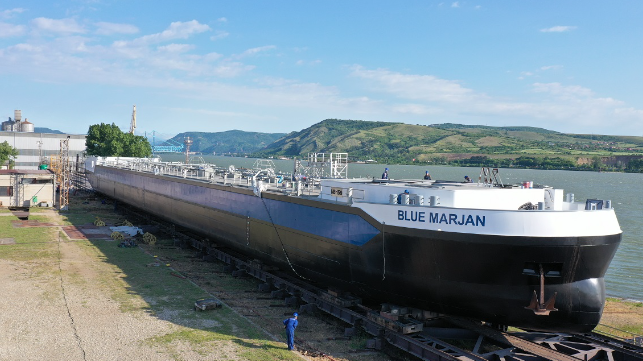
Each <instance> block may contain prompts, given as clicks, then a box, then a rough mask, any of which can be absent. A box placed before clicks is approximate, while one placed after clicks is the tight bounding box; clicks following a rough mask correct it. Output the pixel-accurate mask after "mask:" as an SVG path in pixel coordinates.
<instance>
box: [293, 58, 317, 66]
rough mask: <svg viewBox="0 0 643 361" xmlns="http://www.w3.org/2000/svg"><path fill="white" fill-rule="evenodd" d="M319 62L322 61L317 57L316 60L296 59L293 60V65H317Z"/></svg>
mask: <svg viewBox="0 0 643 361" xmlns="http://www.w3.org/2000/svg"><path fill="white" fill-rule="evenodd" d="M321 62H322V61H321V60H319V59H317V60H310V61H305V60H297V61H296V62H295V65H299V66H301V65H317V64H321Z"/></svg>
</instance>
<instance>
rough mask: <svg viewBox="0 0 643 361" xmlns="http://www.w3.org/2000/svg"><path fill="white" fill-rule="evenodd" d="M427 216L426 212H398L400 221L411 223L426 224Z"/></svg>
mask: <svg viewBox="0 0 643 361" xmlns="http://www.w3.org/2000/svg"><path fill="white" fill-rule="evenodd" d="M425 216H426V214H425V212H418V211H402V210H398V211H397V219H398V220H400V221H410V222H426V220H425V219H424V218H425Z"/></svg>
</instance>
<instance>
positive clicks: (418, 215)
mask: <svg viewBox="0 0 643 361" xmlns="http://www.w3.org/2000/svg"><path fill="white" fill-rule="evenodd" d="M427 213H428V214H427ZM397 219H398V220H400V221H409V222H426V223H435V224H455V225H458V226H469V225H470V226H474V227H484V226H485V224H486V222H487V220H486V218H485V216H479V215H477V214H476V215H472V214H468V215H467V214H462V215H458V214H455V213H440V212H422V211H403V210H398V211H397Z"/></svg>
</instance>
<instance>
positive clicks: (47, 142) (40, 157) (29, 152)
mask: <svg viewBox="0 0 643 361" xmlns="http://www.w3.org/2000/svg"><path fill="white" fill-rule="evenodd" d="M1 129H2V131H0V143H2V142H5V141H6V142H7V143H9V145H10V146H12V147H14V148H16V149H17V150H18V157H17V158H16V160H15V162H16V163H15V166H14V168H16V169H32V170H35V169H38V166H39V165H40V164H43V163H45V160H47V159H49V157H50V156H55V155H59V154H60V149H61V145H60V142H61V140H65V139H69V161H70V162H75V161H76V157H77V156H80V157H82V155H83V153H84V152H85V139H86V138H87V136H86V135H84V134H54V133H39V132H35V127H34V124H33V123H31V122H29V121H28V120H27V118H25V119H24V120H23V119H22V111H20V110H15V111H14V116H13V119H12V118H9V120H7V121H4V122H2V128H1ZM2 166H4V165H2Z"/></svg>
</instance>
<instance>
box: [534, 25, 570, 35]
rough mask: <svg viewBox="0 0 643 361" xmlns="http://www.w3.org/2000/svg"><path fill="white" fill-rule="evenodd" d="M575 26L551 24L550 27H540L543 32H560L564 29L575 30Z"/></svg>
mask: <svg viewBox="0 0 643 361" xmlns="http://www.w3.org/2000/svg"><path fill="white" fill-rule="evenodd" d="M575 29H576V26H562V25H558V26H552V27H551V28H545V29H540V31H541V32H543V33H562V32H565V31H572V30H575Z"/></svg>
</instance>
